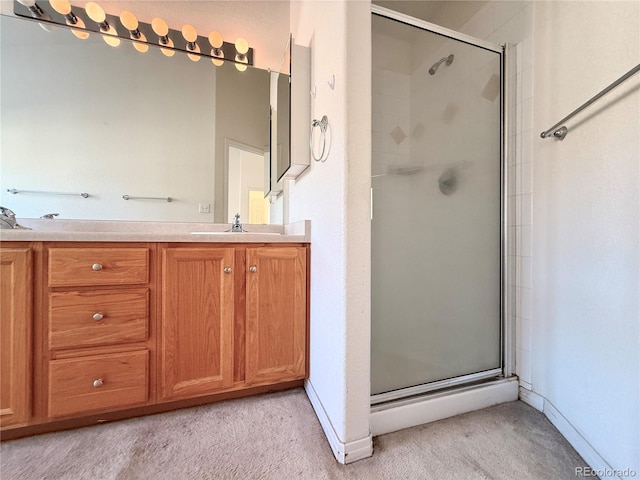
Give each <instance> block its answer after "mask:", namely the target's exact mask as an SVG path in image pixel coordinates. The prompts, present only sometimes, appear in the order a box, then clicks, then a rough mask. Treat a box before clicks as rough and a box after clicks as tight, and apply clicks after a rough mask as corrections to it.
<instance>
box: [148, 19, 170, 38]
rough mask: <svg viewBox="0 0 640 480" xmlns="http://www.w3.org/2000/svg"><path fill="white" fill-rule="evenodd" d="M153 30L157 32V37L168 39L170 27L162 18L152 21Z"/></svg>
mask: <svg viewBox="0 0 640 480" xmlns="http://www.w3.org/2000/svg"><path fill="white" fill-rule="evenodd" d="M151 28H153V31H154V32H156V35H158V36H159V37H166V36H167V34H168V33H169V26H168V25H167V22H165V21H164V20H163V19H161V18H154V19H153V20H151Z"/></svg>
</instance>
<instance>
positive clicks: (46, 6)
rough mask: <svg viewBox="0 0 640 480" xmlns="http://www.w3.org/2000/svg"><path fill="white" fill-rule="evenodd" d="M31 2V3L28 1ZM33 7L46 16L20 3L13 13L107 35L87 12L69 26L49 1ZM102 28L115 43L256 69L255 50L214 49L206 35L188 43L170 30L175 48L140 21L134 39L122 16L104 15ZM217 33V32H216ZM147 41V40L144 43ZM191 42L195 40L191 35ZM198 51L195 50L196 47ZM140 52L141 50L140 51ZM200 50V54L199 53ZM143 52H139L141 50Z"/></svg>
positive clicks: (225, 46)
mask: <svg viewBox="0 0 640 480" xmlns="http://www.w3.org/2000/svg"><path fill="white" fill-rule="evenodd" d="M27 3H30V2H27ZM33 4H34V5H33V7H31V8H38V9H39V10H41V11H43V13H44V16H42V17H38V18H34V17H33V16H32V13H31V8H28V7H27V6H25V5H23V4H22V3H20V2H19V1H18V0H14V1H13V13H14V14H15V15H16V16H18V17H21V18H24V19H26V20H31V21H36V20H37V21H38V22H41V23H42V22H44V23H46V24H51V25H55V26H60V27H64V28H67V29H69V30H72V31H73V32H74V34H75V33H83V34H85V35H86V34H88V33H95V34H98V35H103V36H104V35H105V32H104V31H103V30H102V31H101V28H100V24H99V23H96V22H95V21H94V20H92V19H91V18H89V16H88V15H87V12H86V11H85V9H83V8H80V7H73V14H74V17H77V18H78V22H77V23H76V24H75V25H74V24H70V22H69V23H67V20H68V19H67V18H65V16H63V15H62V14H60V13H58V12H56V10H54V9H53V8H52V6H51V5H50V3H49V2H48V1H45V0H40V1H38V2H37V5H36V2H33ZM101 23H102V24H103V25H104V24H106V25H108V26H109V33H108V36H109V37H111V38H110V40H111V39H113V40H116V39H118V41H119V39H122V40H125V41H128V42H132V43H133V44H134V46H135V45H136V44H139V45H144V44H148V45H155V46H157V47H160V48H162V49H164V50H167V51H179V52H183V53H186V54H188V55H189V56H190V58H192V57H193V56H199V57H205V58H208V59H210V60H212V61H213V63H214V65H216V66H219V65H220V64H221V63H222V62H223V61H224V62H230V63H234V64H237V65H238V67H239V69H244V68H246V67H245V66H246V65H248V66H253V57H254V51H253V48H251V47H248V44H247V46H246V48H247V51H246V53H244V54H242V53H240V52H239V51H238V50H237V49H236V44H235V43H230V42H224V41H223V42H222V45H221V47H220V48H219V49H218V48H215V49H212V48H211V44H210V42H209V38H208V37H207V36H202V35H197V37H196V39H195V40H194V41H193V42H189V41H187V40H186V39H185V37H184V36H183V33H182V31H181V30H172V29H169V30H168V33H167V34H166V35H165V36H164V37H162V38H169V39H170V40H171V42H172V43H173V45H171V46H169V45H167V44H163V43H162V42H161V41H160V38H161V37H159V36H158V35H157V34H156V32H154V30H153V28H152V26H151V24H149V23H143V22H138V28H137V32H138V33H140V34H141V35H140V37H139V38H137V39H135V40H134V38H132V34H131V31H130V30H128V29H127V28H125V26H123V24H122V22H121V21H120V17H119V16H115V15H110V14H105V19H104V22H101ZM214 33H215V32H214ZM143 38H144V39H146V41H145V40H143ZM189 39H190V40H191V39H192V37H191V36H189ZM245 43H246V41H245V42H244V43H243V42H241V50H244V49H245ZM196 46H197V47H198V48H195V47H196ZM137 50H139V49H137ZM198 50H199V51H198ZM139 51H140V50H139Z"/></svg>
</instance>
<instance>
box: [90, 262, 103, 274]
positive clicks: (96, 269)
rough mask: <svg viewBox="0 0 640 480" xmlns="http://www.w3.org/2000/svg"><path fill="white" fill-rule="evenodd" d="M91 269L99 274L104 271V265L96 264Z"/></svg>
mask: <svg viewBox="0 0 640 480" xmlns="http://www.w3.org/2000/svg"><path fill="white" fill-rule="evenodd" d="M91 269H92V270H93V271H95V272H99V271H100V270H102V265H101V264H99V263H94V264H93V265H91Z"/></svg>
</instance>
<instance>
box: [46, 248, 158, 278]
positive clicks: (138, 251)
mask: <svg viewBox="0 0 640 480" xmlns="http://www.w3.org/2000/svg"><path fill="white" fill-rule="evenodd" d="M48 273H49V285H50V286H52V287H56V286H82V285H121V284H136V283H137V284H139V283H147V282H148V281H149V249H148V248H50V249H49V272H48Z"/></svg>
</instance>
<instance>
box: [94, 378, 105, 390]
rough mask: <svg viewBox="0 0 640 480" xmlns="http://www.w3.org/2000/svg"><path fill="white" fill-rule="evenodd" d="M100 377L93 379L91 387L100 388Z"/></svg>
mask: <svg viewBox="0 0 640 480" xmlns="http://www.w3.org/2000/svg"><path fill="white" fill-rule="evenodd" d="M102 383H103V382H102V379H101V378H97V379H95V380H94V381H93V388H100V387H101V386H102Z"/></svg>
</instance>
